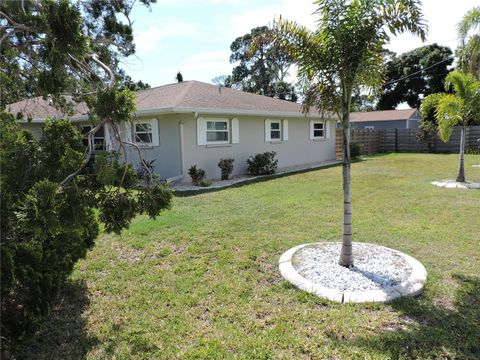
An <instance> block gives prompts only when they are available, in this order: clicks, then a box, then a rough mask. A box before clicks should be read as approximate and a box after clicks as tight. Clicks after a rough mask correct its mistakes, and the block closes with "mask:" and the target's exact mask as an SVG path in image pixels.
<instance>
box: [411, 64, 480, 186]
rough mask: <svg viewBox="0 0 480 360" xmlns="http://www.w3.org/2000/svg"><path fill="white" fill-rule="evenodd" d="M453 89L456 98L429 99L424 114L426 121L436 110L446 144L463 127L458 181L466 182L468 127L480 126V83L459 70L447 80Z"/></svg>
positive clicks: (446, 84)
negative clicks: (478, 124)
mask: <svg viewBox="0 0 480 360" xmlns="http://www.w3.org/2000/svg"><path fill="white" fill-rule="evenodd" d="M451 87H453V91H454V93H453V94H446V93H440V94H431V95H428V96H427V97H426V98H425V99H424V100H423V102H422V105H421V106H420V112H421V113H422V116H424V117H425V116H427V115H428V113H429V112H430V111H431V110H432V109H434V110H435V119H436V120H437V123H438V128H439V130H440V131H439V133H440V138H441V139H442V140H443V141H445V142H447V141H448V140H449V139H450V136H451V135H452V130H453V127H454V126H456V125H461V126H462V128H461V133H460V155H459V164H458V175H457V181H459V182H465V165H464V152H465V130H466V127H467V125H469V124H471V123H474V122H480V81H478V80H477V79H476V78H475V77H474V76H473V75H472V74H466V73H462V72H460V71H458V70H455V71H452V72H450V73H449V74H448V75H447V77H446V78H445V89H446V90H449V89H450V88H451Z"/></svg>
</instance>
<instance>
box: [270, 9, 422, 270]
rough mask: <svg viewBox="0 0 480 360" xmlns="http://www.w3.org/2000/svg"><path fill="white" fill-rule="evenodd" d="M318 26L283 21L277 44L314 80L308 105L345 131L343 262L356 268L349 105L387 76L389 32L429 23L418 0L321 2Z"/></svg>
mask: <svg viewBox="0 0 480 360" xmlns="http://www.w3.org/2000/svg"><path fill="white" fill-rule="evenodd" d="M316 4H317V10H316V12H315V14H316V15H318V17H319V20H318V27H317V29H316V31H314V32H312V31H310V30H308V29H307V28H305V27H303V26H301V25H298V24H296V23H294V22H290V21H284V20H282V19H280V20H279V21H277V22H276V23H275V26H274V30H275V32H276V34H277V42H279V43H280V46H282V48H284V49H286V51H287V53H288V54H289V56H290V57H291V58H292V59H293V60H294V62H295V63H296V64H297V66H298V75H299V76H300V78H303V79H304V81H306V82H308V83H310V84H311V86H310V88H309V91H308V92H307V94H306V96H305V100H304V109H305V111H308V110H309V109H310V108H311V107H312V106H315V107H316V108H317V109H321V110H322V111H331V112H333V113H335V114H337V115H338V117H339V119H340V121H341V126H342V131H343V163H342V169H343V198H344V211H343V218H344V221H343V224H344V225H343V242H342V251H341V254H340V260H339V264H340V265H342V266H346V267H351V266H353V253H352V205H351V201H352V198H351V189H350V163H351V161H350V105H351V98H352V91H353V89H354V88H355V87H356V86H360V85H362V86H366V87H378V86H379V85H380V84H381V81H382V77H383V59H382V51H383V48H384V45H385V44H386V43H387V42H388V40H389V34H393V35H395V34H398V33H401V32H404V31H410V32H412V33H414V34H417V35H419V36H420V37H421V38H422V39H424V37H425V29H426V25H425V24H424V23H423V15H422V12H421V10H420V7H419V2H418V1H414V0H385V1H377V0H358V1H349V2H343V1H337V0H317V1H316Z"/></svg>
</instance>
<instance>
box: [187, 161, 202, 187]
mask: <svg viewBox="0 0 480 360" xmlns="http://www.w3.org/2000/svg"><path fill="white" fill-rule="evenodd" d="M188 175H190V177H191V178H192V183H193V185H196V186H199V185H200V183H201V182H202V181H203V179H204V178H205V170H203V169H200V168H198V169H197V165H192V166H191V167H190V169H188Z"/></svg>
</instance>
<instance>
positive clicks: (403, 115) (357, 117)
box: [350, 109, 417, 122]
mask: <svg viewBox="0 0 480 360" xmlns="http://www.w3.org/2000/svg"><path fill="white" fill-rule="evenodd" d="M416 111H417V109H404V110H380V111H367V112H353V113H351V114H350V121H351V122H362V121H392V120H406V119H410V118H411V117H412V116H413V115H414V114H415V113H416Z"/></svg>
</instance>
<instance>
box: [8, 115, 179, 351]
mask: <svg viewBox="0 0 480 360" xmlns="http://www.w3.org/2000/svg"><path fill="white" fill-rule="evenodd" d="M84 151H85V148H84V146H83V144H82V136H81V135H80V133H79V132H78V131H77V130H76V129H75V128H74V127H73V126H72V124H71V122H70V121H69V120H47V122H46V123H45V126H44V129H43V137H42V140H40V141H37V140H36V139H35V138H34V137H33V136H32V134H31V133H30V132H28V131H26V130H21V129H19V127H18V124H16V123H15V119H14V118H13V116H11V115H10V114H5V113H0V167H1V169H2V171H1V173H0V195H1V198H0V206H1V217H0V237H1V241H0V255H1V319H2V322H1V333H2V345H4V344H5V343H7V346H8V344H9V343H12V344H13V343H15V342H16V341H18V340H20V339H23V338H25V337H26V336H27V335H28V334H29V333H31V332H32V331H34V330H35V328H36V326H37V325H38V324H39V323H40V321H41V320H42V318H43V316H45V315H47V314H48V313H49V312H50V309H51V307H52V301H53V299H54V298H55V296H56V294H57V293H58V291H59V289H60V288H61V287H62V285H63V284H64V282H65V280H66V279H67V278H68V276H69V275H70V273H71V272H72V269H73V267H74V265H75V263H76V262H77V261H78V260H79V259H80V258H82V257H84V256H85V255H86V252H87V250H88V249H89V248H91V247H92V246H93V245H94V241H95V238H96V237H97V236H98V234H99V228H100V227H99V221H101V222H103V223H104V225H105V230H106V231H107V232H111V231H113V232H116V233H118V232H120V231H121V230H122V229H124V228H127V227H128V226H129V224H130V221H131V219H132V218H133V217H134V216H135V215H136V214H138V213H141V212H146V213H147V214H148V215H150V217H155V216H156V215H158V214H159V213H160V211H161V210H163V209H165V208H168V207H169V206H170V204H171V198H172V193H171V190H170V189H168V188H166V187H165V186H164V185H161V184H160V183H159V182H155V183H152V184H151V186H150V187H145V188H138V187H137V184H138V179H137V177H136V175H135V171H134V169H133V167H132V166H131V165H128V164H122V163H120V162H119V161H118V156H117V155H115V154H97V156H95V158H94V161H93V163H92V166H91V168H90V169H88V168H87V167H84V168H83V170H82V171H81V172H80V173H79V174H78V175H77V176H75V177H73V179H72V180H71V181H70V182H68V183H63V180H64V179H65V178H66V177H67V176H68V175H70V174H71V173H72V172H74V171H76V170H78V169H79V168H81V166H82V164H84V162H85V158H84ZM19 164H21V166H19ZM19 179H21V181H19ZM97 214H99V216H98V215H97Z"/></svg>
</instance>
